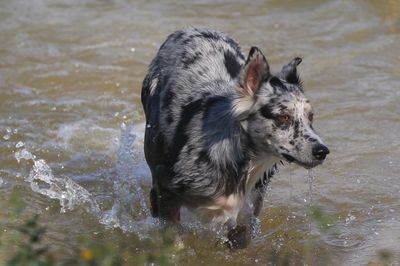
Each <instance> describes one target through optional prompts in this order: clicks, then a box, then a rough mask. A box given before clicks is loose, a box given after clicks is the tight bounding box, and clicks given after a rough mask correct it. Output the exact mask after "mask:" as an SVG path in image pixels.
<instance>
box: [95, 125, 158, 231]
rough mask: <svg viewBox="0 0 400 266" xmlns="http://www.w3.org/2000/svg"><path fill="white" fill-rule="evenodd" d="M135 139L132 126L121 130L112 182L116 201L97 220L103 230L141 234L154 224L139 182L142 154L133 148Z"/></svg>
mask: <svg viewBox="0 0 400 266" xmlns="http://www.w3.org/2000/svg"><path fill="white" fill-rule="evenodd" d="M135 139H136V135H135V134H134V130H133V126H132V125H129V126H127V127H126V128H124V130H123V131H122V134H121V137H120V146H119V149H118V151H117V165H116V170H117V176H116V178H115V180H114V182H113V191H114V196H113V198H114V199H115V201H114V204H113V206H112V208H111V209H110V210H108V211H106V212H104V213H103V215H102V216H101V218H100V223H101V224H103V225H105V226H106V227H108V228H116V227H119V228H121V229H122V230H123V231H125V232H133V231H135V232H143V229H144V228H146V227H149V226H150V227H151V226H153V225H154V224H155V223H157V222H156V221H155V220H154V219H153V218H151V216H150V210H149V207H148V206H147V203H146V200H145V199H146V198H147V197H146V196H145V193H144V192H143V189H142V187H141V184H140V183H139V182H138V176H137V172H138V169H140V165H139V162H140V161H141V159H140V158H143V155H142V154H141V153H140V152H138V150H137V149H135V148H134V143H135ZM135 173H136V174H135ZM135 203H136V204H135Z"/></svg>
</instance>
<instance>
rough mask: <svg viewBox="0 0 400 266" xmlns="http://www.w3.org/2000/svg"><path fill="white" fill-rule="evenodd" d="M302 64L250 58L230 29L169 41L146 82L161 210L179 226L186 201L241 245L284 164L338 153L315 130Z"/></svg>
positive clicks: (148, 139)
mask: <svg viewBox="0 0 400 266" xmlns="http://www.w3.org/2000/svg"><path fill="white" fill-rule="evenodd" d="M300 62H301V58H295V59H293V60H292V61H291V62H290V63H288V64H287V65H285V66H284V67H283V68H282V70H281V72H280V73H278V74H277V75H272V74H271V73H270V69H269V65H268V62H267V61H266V59H265V57H264V55H263V54H262V52H261V51H260V50H259V49H258V48H257V47H252V48H251V49H250V52H249V55H248V57H247V58H246V57H245V56H244V55H243V53H242V51H241V50H240V47H239V45H238V44H237V43H236V42H235V41H233V40H232V39H231V38H229V37H228V36H226V35H225V34H223V33H221V32H218V31H213V30H198V29H186V30H180V31H177V32H175V33H173V34H171V35H170V36H169V37H168V38H167V40H166V41H165V42H164V43H163V44H162V45H161V47H160V50H159V51H158V54H157V56H156V57H155V58H154V59H153V61H152V63H151V64H150V66H149V70H148V74H147V76H146V77H145V79H144V81H143V88H142V104H143V107H144V111H145V115H146V131H145V143H144V150H145V156H146V160H147V163H148V164H149V166H150V169H151V173H152V177H153V185H152V189H151V192H150V200H151V205H152V214H153V216H155V217H160V218H161V219H162V220H164V221H166V222H170V223H177V222H178V221H179V219H180V208H181V207H182V206H186V207H187V208H189V209H191V210H193V211H194V212H196V213H198V214H199V215H200V217H202V218H203V219H212V220H214V221H221V222H223V223H225V224H226V225H227V226H228V228H229V232H228V239H229V240H230V244H231V246H232V247H236V248H240V247H245V246H246V245H247V244H248V242H249V239H250V231H251V221H252V218H253V217H254V216H257V215H258V214H259V212H260V209H261V205H262V199H263V194H264V192H265V187H266V185H267V183H268V182H269V179H270V177H271V176H272V175H273V173H274V172H275V171H276V170H277V164H278V163H279V162H281V160H286V161H289V162H295V163H297V164H298V165H300V166H303V167H305V168H312V167H315V166H317V165H319V164H321V163H322V162H323V161H324V159H325V157H326V155H327V154H328V153H329V150H328V148H327V147H326V146H325V144H324V142H323V141H322V140H321V138H320V137H319V136H318V135H317V134H316V133H315V131H314V129H313V127H312V122H313V111H312V108H311V105H310V103H309V101H308V100H307V98H306V97H305V96H304V93H303V86H302V83H301V81H300V79H299V76H298V74H297V69H296V68H297V66H298V65H299V64H300Z"/></svg>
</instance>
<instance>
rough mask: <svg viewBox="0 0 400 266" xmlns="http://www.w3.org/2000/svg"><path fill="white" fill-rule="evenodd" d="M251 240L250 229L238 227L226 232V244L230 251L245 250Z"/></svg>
mask: <svg viewBox="0 0 400 266" xmlns="http://www.w3.org/2000/svg"><path fill="white" fill-rule="evenodd" d="M250 240H251V232H250V228H249V227H247V226H243V225H238V226H236V227H235V228H233V229H231V230H230V231H229V232H228V241H227V244H228V246H229V247H230V248H231V249H243V248H246V247H247V246H248V245H249V243H250Z"/></svg>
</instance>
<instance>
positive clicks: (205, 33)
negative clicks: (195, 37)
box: [201, 31, 221, 41]
mask: <svg viewBox="0 0 400 266" xmlns="http://www.w3.org/2000/svg"><path fill="white" fill-rule="evenodd" d="M201 36H203V37H204V38H207V39H211V40H216V41H217V40H220V39H221V37H220V36H219V35H217V34H214V33H213V32H211V31H203V32H201Z"/></svg>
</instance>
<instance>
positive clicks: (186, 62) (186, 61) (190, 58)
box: [182, 52, 202, 69]
mask: <svg viewBox="0 0 400 266" xmlns="http://www.w3.org/2000/svg"><path fill="white" fill-rule="evenodd" d="M201 56H202V53H200V52H196V53H195V54H194V55H191V54H188V53H185V54H184V56H183V58H182V64H183V67H184V68H186V69H187V68H189V67H190V65H192V64H194V63H196V61H197V60H198V59H199V58H200V57H201Z"/></svg>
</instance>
